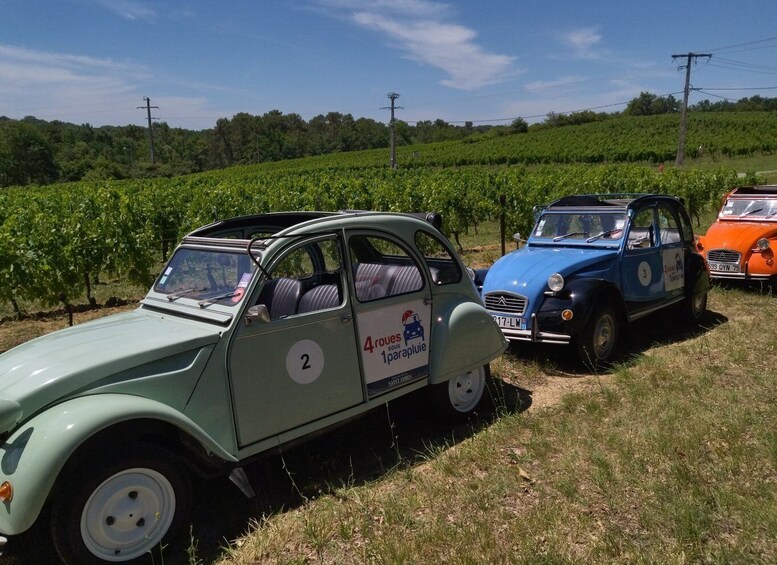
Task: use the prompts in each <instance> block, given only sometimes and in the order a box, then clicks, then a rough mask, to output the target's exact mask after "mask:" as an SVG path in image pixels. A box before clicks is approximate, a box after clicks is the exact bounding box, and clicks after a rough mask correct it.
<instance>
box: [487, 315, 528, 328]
mask: <svg viewBox="0 0 777 565" xmlns="http://www.w3.org/2000/svg"><path fill="white" fill-rule="evenodd" d="M494 321H495V322H496V325H497V326H499V327H500V328H507V329H510V330H525V329H526V318H512V317H510V316H494Z"/></svg>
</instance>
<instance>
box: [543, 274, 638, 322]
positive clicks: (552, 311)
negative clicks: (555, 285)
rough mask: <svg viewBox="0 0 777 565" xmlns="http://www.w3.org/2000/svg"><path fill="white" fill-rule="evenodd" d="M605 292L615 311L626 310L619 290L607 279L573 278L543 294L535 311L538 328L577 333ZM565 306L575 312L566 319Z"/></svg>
mask: <svg viewBox="0 0 777 565" xmlns="http://www.w3.org/2000/svg"><path fill="white" fill-rule="evenodd" d="M605 295H606V296H607V297H608V298H607V300H610V301H611V302H612V306H614V307H615V308H616V309H617V310H618V311H620V312H623V311H624V310H625V305H624V303H623V298H622V296H621V294H620V291H618V289H617V288H616V287H615V285H613V284H612V283H611V282H610V281H608V280H606V279H599V278H578V279H572V280H571V281H569V282H568V283H567V285H566V286H565V288H564V290H562V291H561V292H559V293H558V294H556V295H554V296H546V297H545V300H544V301H543V302H542V306H541V307H540V309H539V311H538V312H537V318H538V321H539V323H540V328H541V329H543V330H545V331H557V332H560V333H565V334H568V335H576V334H578V333H579V332H580V331H582V329H583V328H584V327H585V325H586V323H587V322H588V319H589V318H590V316H591V313H592V312H593V309H594V306H596V304H597V303H598V302H599V300H600V299H601V298H602V297H603V296H605ZM565 309H570V310H572V312H573V313H574V316H573V318H572V320H570V321H569V322H565V321H563V319H562V318H561V312H562V310H565Z"/></svg>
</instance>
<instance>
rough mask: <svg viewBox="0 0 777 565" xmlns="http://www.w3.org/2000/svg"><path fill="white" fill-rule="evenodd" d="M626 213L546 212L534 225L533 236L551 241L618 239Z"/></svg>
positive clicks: (621, 234)
mask: <svg viewBox="0 0 777 565" xmlns="http://www.w3.org/2000/svg"><path fill="white" fill-rule="evenodd" d="M625 225H626V214H622V213H618V214H613V213H601V214H599V213H590V212H586V213H578V212H568V213H561V214H557V213H548V214H543V215H542V217H540V219H539V221H538V222H537V225H536V226H535V227H534V231H533V232H532V235H533V236H534V237H542V238H549V239H552V240H553V241H557V242H560V241H576V242H578V243H580V242H581V240H582V241H584V242H586V243H591V242H593V241H597V240H600V239H601V240H608V241H612V240H618V239H621V238H622V237H623V229H624V226H625Z"/></svg>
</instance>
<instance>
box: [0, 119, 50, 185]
mask: <svg viewBox="0 0 777 565" xmlns="http://www.w3.org/2000/svg"><path fill="white" fill-rule="evenodd" d="M58 177H59V171H58V170H57V165H56V162H55V161H54V152H53V150H52V148H51V144H50V143H49V142H48V140H47V139H46V138H45V137H44V136H43V134H42V133H41V132H40V131H39V130H38V129H37V128H36V127H35V126H33V125H30V124H27V123H24V122H2V123H0V185H1V186H11V185H25V184H33V183H34V184H47V183H50V182H54V181H55V180H57V178H58Z"/></svg>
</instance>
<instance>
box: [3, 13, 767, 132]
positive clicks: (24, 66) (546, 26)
mask: <svg viewBox="0 0 777 565" xmlns="http://www.w3.org/2000/svg"><path fill="white" fill-rule="evenodd" d="M776 22H777V2H775V1H774V0H737V1H734V0H727V1H721V0H707V1H697V0H682V1H677V0H672V1H665V0H653V1H651V2H633V1H630V0H617V1H616V0H600V1H586V0H577V1H575V0H555V1H554V0H544V1H543V0H480V1H463V0H449V1H445V0H440V1H437V0H393V1H390V0H288V1H281V0H236V1H233V0H222V1H215V0H212V1H207V0H189V1H185V2H184V1H181V2H173V1H166V0H158V1H151V0H0V115H5V116H8V117H12V118H21V117H24V116H26V115H34V116H36V117H39V118H42V119H46V120H55V119H58V120H62V121H66V122H72V123H79V124H80V123H90V124H92V125H96V126H99V125H106V124H108V125H126V124H130V123H132V124H138V125H144V124H145V112H144V111H142V110H139V109H137V107H138V106H141V105H143V104H144V101H143V97H145V96H148V97H150V98H151V102H152V104H153V105H154V106H159V109H158V110H154V112H153V115H154V116H155V117H157V118H159V119H160V120H162V121H166V122H167V123H169V124H170V125H171V126H176V127H184V128H187V129H205V128H209V127H212V126H213V125H214V124H215V122H216V120H217V119H218V118H221V117H231V116H233V115H234V114H236V113H238V112H248V113H251V114H263V113H265V112H268V111H270V110H273V109H277V110H280V111H282V112H284V113H292V112H293V113H298V114H300V115H301V116H302V117H303V118H304V119H306V120H307V119H310V118H312V117H313V116H315V115H317V114H325V113H327V112H330V111H337V112H341V113H350V114H352V115H353V116H354V117H356V118H359V117H368V118H373V119H375V120H378V121H381V122H387V121H388V118H389V115H388V111H387V110H383V109H381V108H382V107H385V106H387V105H388V103H389V101H388V98H387V96H386V94H387V93H388V92H391V91H394V92H398V93H400V95H401V97H400V98H399V99H398V101H397V103H398V104H399V105H400V106H402V107H403V109H401V110H398V111H397V117H398V118H399V119H402V120H405V121H408V122H415V121H418V120H434V119H437V118H441V119H443V120H446V121H449V122H454V123H463V122H465V121H472V122H475V123H476V124H477V123H488V124H495V125H497V124H505V123H510V121H511V120H512V119H514V118H516V117H523V118H524V119H526V120H527V121H528V122H530V123H531V122H535V121H541V120H542V117H543V116H545V115H546V114H547V113H548V112H569V111H577V110H583V109H589V108H591V109H597V111H617V110H622V109H623V108H624V104H623V103H625V102H627V101H628V100H630V99H632V98H634V97H635V96H638V95H639V93H640V92H641V91H649V92H652V93H654V94H659V95H666V94H670V93H674V94H675V96H676V97H678V98H681V97H682V92H681V91H682V88H683V81H684V72H683V71H679V70H678V66H679V63H678V62H676V61H673V60H672V55H673V54H682V53H688V52H695V53H711V54H712V55H713V56H712V58H711V59H710V60H709V61H707V60H705V59H699V60H698V63H697V64H696V65H694V66H693V67H692V75H691V83H692V85H693V86H694V87H697V88H704V89H707V90H706V92H708V94H702V93H699V92H693V93H692V95H691V103H694V102H697V101H699V100H701V99H702V98H710V99H711V100H718V99H719V98H717V97H719V96H724V97H728V98H731V99H739V98H742V97H744V96H753V95H756V94H759V95H761V96H765V97H777V27H775V23H776ZM711 89H730V90H711ZM748 89H753V90H748ZM756 89H757V90H756Z"/></svg>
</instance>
